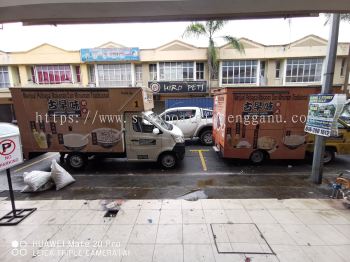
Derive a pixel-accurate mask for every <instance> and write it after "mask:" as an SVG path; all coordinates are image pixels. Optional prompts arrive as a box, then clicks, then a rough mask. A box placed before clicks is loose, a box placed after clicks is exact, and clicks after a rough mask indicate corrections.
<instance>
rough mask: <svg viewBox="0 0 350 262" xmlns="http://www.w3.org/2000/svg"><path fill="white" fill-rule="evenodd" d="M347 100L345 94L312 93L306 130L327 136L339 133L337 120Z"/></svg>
mask: <svg viewBox="0 0 350 262" xmlns="http://www.w3.org/2000/svg"><path fill="white" fill-rule="evenodd" d="M345 102H346V96H345V95H344V94H327V95H311V96H310V101H309V112H308V116H307V122H306V125H305V132H308V133H310V134H315V135H319V136H325V137H330V136H336V135H338V128H337V122H338V119H339V116H340V114H341V112H342V111H343V108H344V105H345Z"/></svg>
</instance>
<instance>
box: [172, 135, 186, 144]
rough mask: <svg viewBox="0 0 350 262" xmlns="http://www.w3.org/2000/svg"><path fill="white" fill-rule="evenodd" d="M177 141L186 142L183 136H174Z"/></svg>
mask: <svg viewBox="0 0 350 262" xmlns="http://www.w3.org/2000/svg"><path fill="white" fill-rule="evenodd" d="M173 138H174V140H175V143H185V139H184V138H183V136H173Z"/></svg>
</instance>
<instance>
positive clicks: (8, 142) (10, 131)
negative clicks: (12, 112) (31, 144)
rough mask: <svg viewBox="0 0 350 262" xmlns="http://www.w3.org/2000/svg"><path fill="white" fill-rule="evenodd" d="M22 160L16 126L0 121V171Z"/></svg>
mask: <svg viewBox="0 0 350 262" xmlns="http://www.w3.org/2000/svg"><path fill="white" fill-rule="evenodd" d="M22 162H23V153H22V146H21V142H20V137H19V131H18V127H16V126H14V125H12V124H7V123H0V171H3V170H6V169H9V168H11V167H13V166H16V165H18V164H20V163H22Z"/></svg>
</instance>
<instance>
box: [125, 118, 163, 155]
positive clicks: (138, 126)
mask: <svg viewBox="0 0 350 262" xmlns="http://www.w3.org/2000/svg"><path fill="white" fill-rule="evenodd" d="M125 122H126V123H125V140H126V141H125V142H126V154H127V158H128V160H142V161H156V160H157V158H158V155H159V154H160V152H161V150H162V133H159V134H153V129H154V128H155V126H154V125H152V124H150V123H149V122H147V121H146V120H145V119H143V117H142V115H141V114H138V113H127V114H126V115H125Z"/></svg>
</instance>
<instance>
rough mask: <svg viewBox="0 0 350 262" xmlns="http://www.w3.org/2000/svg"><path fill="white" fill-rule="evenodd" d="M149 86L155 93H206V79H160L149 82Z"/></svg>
mask: <svg viewBox="0 0 350 262" xmlns="http://www.w3.org/2000/svg"><path fill="white" fill-rule="evenodd" d="M148 87H149V88H150V89H151V90H152V91H153V93H156V94H157V93H159V94H178V93H206V92H207V82H206V81H171V82H165V81H159V82H155V81H152V82H148Z"/></svg>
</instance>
